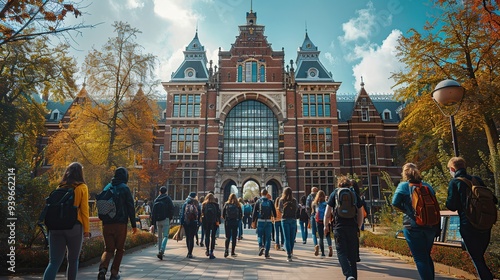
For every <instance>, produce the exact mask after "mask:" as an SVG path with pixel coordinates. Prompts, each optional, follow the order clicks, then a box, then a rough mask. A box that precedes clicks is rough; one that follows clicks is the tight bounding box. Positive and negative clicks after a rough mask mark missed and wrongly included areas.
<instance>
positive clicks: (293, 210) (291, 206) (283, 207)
mask: <svg viewBox="0 0 500 280" xmlns="http://www.w3.org/2000/svg"><path fill="white" fill-rule="evenodd" d="M297 209H298V204H297V200H295V198H294V197H293V193H292V189H291V188H289V187H286V188H285V189H283V195H281V198H280V200H279V212H281V215H282V216H281V224H282V226H283V232H284V237H285V238H284V239H285V249H286V253H287V259H286V260H287V261H289V262H290V261H292V255H293V247H294V243H295V233H296V232H297ZM277 234H278V233H276V235H277Z"/></svg>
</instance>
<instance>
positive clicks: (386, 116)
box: [382, 109, 392, 120]
mask: <svg viewBox="0 0 500 280" xmlns="http://www.w3.org/2000/svg"><path fill="white" fill-rule="evenodd" d="M382 119H384V120H390V119H392V114H391V111H389V110H388V109H385V110H384V112H382Z"/></svg>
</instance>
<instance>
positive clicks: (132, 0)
mask: <svg viewBox="0 0 500 280" xmlns="http://www.w3.org/2000/svg"><path fill="white" fill-rule="evenodd" d="M126 7H127V9H130V10H132V9H137V8H144V0H127V4H126Z"/></svg>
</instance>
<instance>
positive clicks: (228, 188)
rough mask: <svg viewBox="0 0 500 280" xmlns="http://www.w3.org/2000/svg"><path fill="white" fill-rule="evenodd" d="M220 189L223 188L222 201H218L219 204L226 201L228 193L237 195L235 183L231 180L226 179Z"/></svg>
mask: <svg viewBox="0 0 500 280" xmlns="http://www.w3.org/2000/svg"><path fill="white" fill-rule="evenodd" d="M222 189H223V196H222V201H219V204H220V205H221V206H222V205H223V204H224V202H226V201H227V199H228V198H229V195H230V194H232V193H234V194H236V196H237V197H239V193H238V187H237V184H236V182H235V181H233V180H228V181H226V182H225V183H224V185H223V187H222Z"/></svg>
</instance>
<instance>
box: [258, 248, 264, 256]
mask: <svg viewBox="0 0 500 280" xmlns="http://www.w3.org/2000/svg"><path fill="white" fill-rule="evenodd" d="M264 250H265V249H264V247H262V248H260V249H259V256H262V255H263V254H264Z"/></svg>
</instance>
